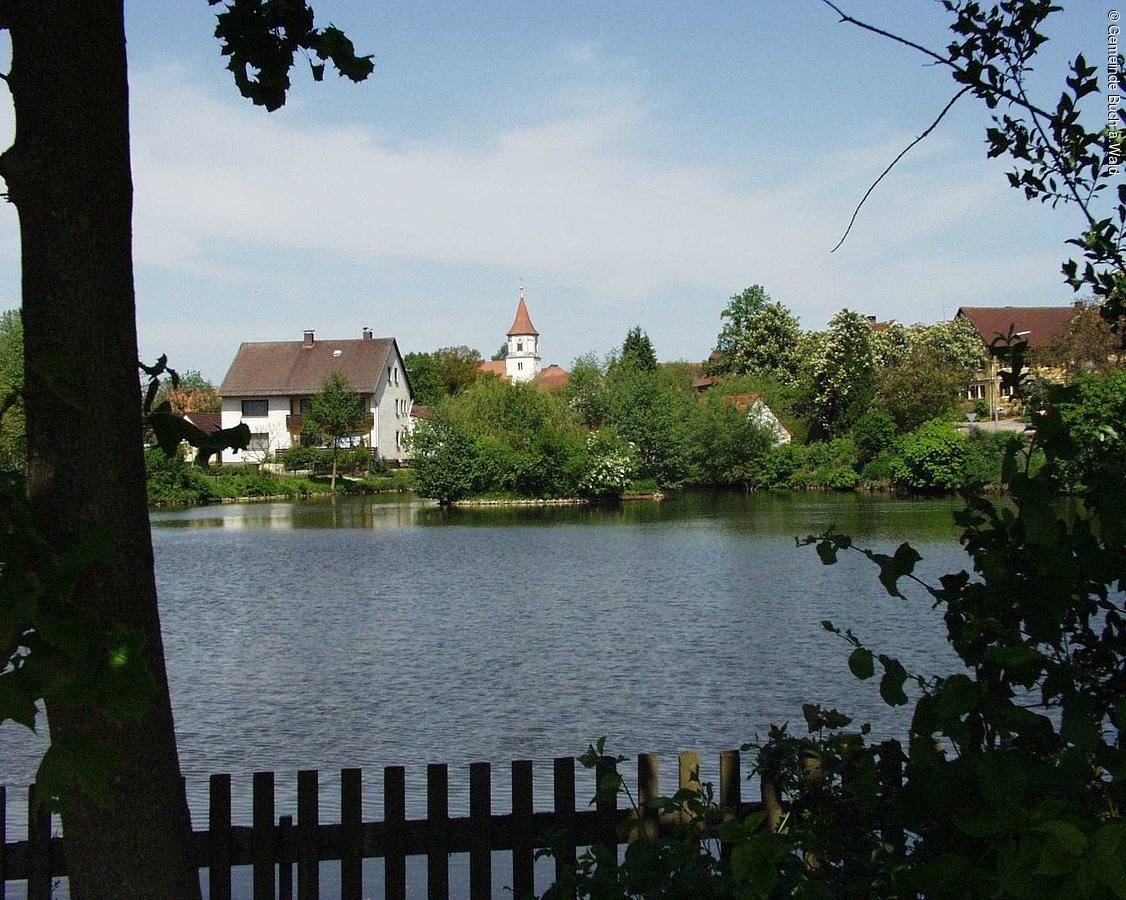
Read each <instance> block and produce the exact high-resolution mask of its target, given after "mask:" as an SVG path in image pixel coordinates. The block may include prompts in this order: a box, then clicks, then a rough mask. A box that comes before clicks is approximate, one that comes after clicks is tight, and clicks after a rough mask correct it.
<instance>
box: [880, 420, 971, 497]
mask: <svg viewBox="0 0 1126 900" xmlns="http://www.w3.org/2000/svg"><path fill="white" fill-rule="evenodd" d="M965 444H966V439H965V438H964V437H963V436H962V435H961V434H959V433H958V432H957V431H955V430H954V427H953V426H952V425H951V424H950V423H949V422H948V421H945V420H943V419H932V420H931V421H929V422H924V423H923V424H922V425H920V426H919V427H918V428H917V429H916V430H915V431H913V432H911V434H908V435H905V436H904V437H903V438H902V440H901V441H900V443H899V460H898V462H897V463H896V464H895V465H894V467H893V476H894V478H895V481H896V482H897V483H898V484H901V485H903V486H904V487H907V488H910V489H911V490H915V491H952V490H954V489H956V488H958V487H960V486H961V485H962V484H963V483H964V481H965V468H964V464H965V452H966V447H965Z"/></svg>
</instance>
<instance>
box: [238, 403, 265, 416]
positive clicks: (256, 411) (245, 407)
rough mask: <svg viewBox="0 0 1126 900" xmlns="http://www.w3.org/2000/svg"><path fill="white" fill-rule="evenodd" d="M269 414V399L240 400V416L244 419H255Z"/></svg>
mask: <svg viewBox="0 0 1126 900" xmlns="http://www.w3.org/2000/svg"><path fill="white" fill-rule="evenodd" d="M269 414H270V401H269V400H243V401H242V417H243V418H244V419H255V418H260V417H262V416H267V415H269Z"/></svg>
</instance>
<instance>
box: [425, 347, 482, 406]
mask: <svg viewBox="0 0 1126 900" xmlns="http://www.w3.org/2000/svg"><path fill="white" fill-rule="evenodd" d="M431 355H432V356H433V357H434V367H435V370H436V373H437V376H438V383H439V385H440V386H441V389H442V391H444V395H445V396H449V397H456V396H457V395H458V394H460V393H461V392H462V391H464V390H465V389H466V388H467V387H469V386H470V385H471V384H473V382H475V381H476V380H477V378H478V376H479V375H480V374H481V370H480V369H479V368H478V366H480V364H481V354H480V353H479V352H478V351H476V350H473V349H472V348H470V347H466V346H465V345H464V344H462V345H460V346H457V347H442V348H441V349H440V350H435V351H434V352H433V354H431Z"/></svg>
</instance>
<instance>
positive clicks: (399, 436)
mask: <svg viewBox="0 0 1126 900" xmlns="http://www.w3.org/2000/svg"><path fill="white" fill-rule="evenodd" d="M402 448H403V433H402V432H401V431H396V432H395V449H396V450H401V449H402Z"/></svg>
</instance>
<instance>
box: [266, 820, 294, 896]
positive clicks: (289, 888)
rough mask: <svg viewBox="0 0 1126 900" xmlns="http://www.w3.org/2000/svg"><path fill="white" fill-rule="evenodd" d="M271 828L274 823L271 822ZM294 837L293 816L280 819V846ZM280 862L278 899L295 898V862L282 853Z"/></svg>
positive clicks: (286, 844)
mask: <svg viewBox="0 0 1126 900" xmlns="http://www.w3.org/2000/svg"><path fill="white" fill-rule="evenodd" d="M270 827H271V829H272V828H273V825H272V824H271V826H270ZM292 838H293V816H281V817H280V818H279V819H278V847H279V848H285V847H287V846H288V845H289V843H290V841H291V840H292ZM279 860H280V861H279V862H278V900H293V863H292V862H291V861H290V859H289V857H288V855H286V854H284V853H282V854H280V856H279Z"/></svg>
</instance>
